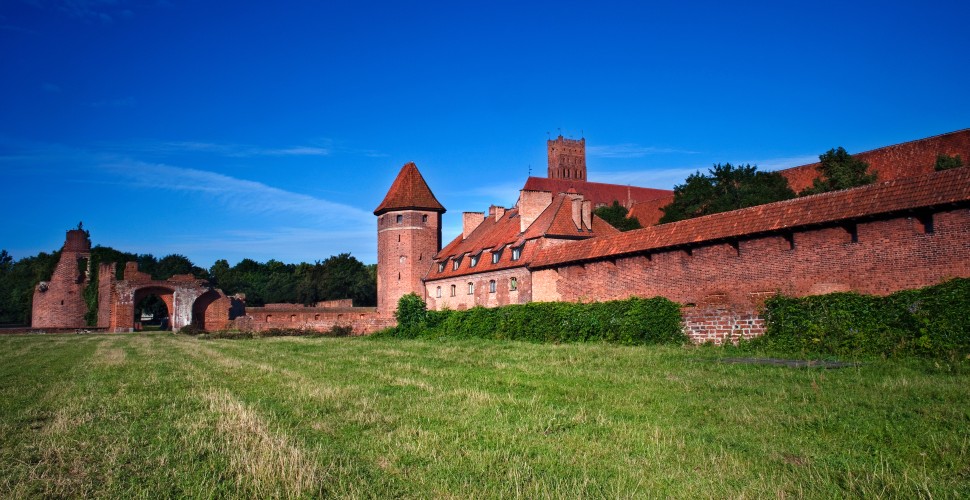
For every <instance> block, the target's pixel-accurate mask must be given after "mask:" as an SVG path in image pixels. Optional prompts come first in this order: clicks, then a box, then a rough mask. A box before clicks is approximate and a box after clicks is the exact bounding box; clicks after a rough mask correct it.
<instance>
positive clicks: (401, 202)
mask: <svg viewBox="0 0 970 500" xmlns="http://www.w3.org/2000/svg"><path fill="white" fill-rule="evenodd" d="M392 210H431V211H433V212H439V213H445V207H443V206H442V205H441V203H439V202H438V199H437V198H435V197H434V194H432V193H431V188H429V187H428V183H426V182H424V177H421V172H418V167H417V165H415V164H414V162H410V163H408V164H406V165H404V166H403V167H401V172H400V173H399V174H397V179H394V183H393V184H391V189H389V190H388V191H387V196H385V197H384V201H382V202H381V204H380V205H378V206H377V208H375V209H374V215H381V214H383V213H386V212H390V211H392Z"/></svg>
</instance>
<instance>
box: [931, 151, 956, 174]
mask: <svg viewBox="0 0 970 500" xmlns="http://www.w3.org/2000/svg"><path fill="white" fill-rule="evenodd" d="M962 166H963V158H960V155H956V156H950V155H936V165H934V168H935V169H936V171H937V172H939V171H940V170H950V169H951V168H960V167H962Z"/></svg>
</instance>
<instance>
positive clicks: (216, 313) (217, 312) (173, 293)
mask: <svg viewBox="0 0 970 500" xmlns="http://www.w3.org/2000/svg"><path fill="white" fill-rule="evenodd" d="M98 275H99V276H100V281H99V283H98V289H99V290H98V326H105V327H107V329H108V331H109V332H130V331H133V330H134V329H135V306H136V305H137V304H138V303H139V302H140V301H141V300H142V299H144V298H145V297H147V296H149V295H156V296H158V298H159V299H161V300H162V302H164V303H165V306H166V307H167V308H168V314H169V321H170V324H171V326H172V330H173V331H178V330H181V329H182V328H184V327H186V326H189V325H194V326H196V327H198V328H203V329H205V328H209V329H212V328H217V329H218V328H220V327H224V326H225V325H226V324H227V323H228V322H229V311H230V308H231V299H230V298H229V297H226V295H225V294H224V293H222V291H221V290H218V289H215V288H212V287H210V286H209V285H208V283H207V282H206V281H205V280H202V279H198V278H196V277H195V276H192V275H191V274H179V275H175V276H172V277H171V278H169V279H167V280H154V279H152V277H151V276H149V275H148V274H146V273H143V272H140V271H139V270H138V264H137V263H136V262H129V263H127V264H126V265H125V272H124V278H123V279H120V280H119V279H115V264H113V263H112V264H102V265H101V268H100V269H99V272H98Z"/></svg>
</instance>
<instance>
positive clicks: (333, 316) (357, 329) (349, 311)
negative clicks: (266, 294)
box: [228, 304, 397, 335]
mask: <svg viewBox="0 0 970 500" xmlns="http://www.w3.org/2000/svg"><path fill="white" fill-rule="evenodd" d="M285 306H288V307H285ZM395 324H397V322H396V321H395V320H394V318H393V317H388V316H386V315H383V314H381V313H379V312H378V311H377V309H376V308H373V307H346V308H322V307H303V306H301V305H298V304H274V307H248V308H246V314H245V315H244V316H240V317H238V318H236V319H234V320H231V321H229V322H228V328H236V329H239V330H245V331H263V330H268V329H271V328H296V329H309V330H316V331H319V332H326V331H329V330H330V329H332V328H333V327H335V326H342V327H346V326H349V327H351V328H352V329H353V332H354V334H355V335H365V334H368V333H374V332H376V331H378V330H381V329H384V328H389V327H391V326H394V325H395Z"/></svg>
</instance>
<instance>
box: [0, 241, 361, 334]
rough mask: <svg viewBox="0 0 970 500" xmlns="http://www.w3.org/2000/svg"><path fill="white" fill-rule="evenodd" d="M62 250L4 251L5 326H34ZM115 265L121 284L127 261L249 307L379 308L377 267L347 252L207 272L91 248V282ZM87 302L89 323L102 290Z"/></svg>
mask: <svg viewBox="0 0 970 500" xmlns="http://www.w3.org/2000/svg"><path fill="white" fill-rule="evenodd" d="M60 255H61V252H60V250H58V251H54V252H51V253H47V252H41V253H39V254H37V255H34V256H30V257H24V258H22V259H20V260H17V261H14V259H13V257H11V256H10V254H9V253H7V251H6V250H0V325H29V324H30V318H31V307H32V302H33V296H34V287H36V286H37V284H38V283H39V282H41V281H48V280H50V279H51V275H52V274H53V273H54V268H55V267H56V266H57V262H58V260H59V259H60ZM106 262H116V263H117V264H118V265H117V266H116V268H115V272H116V279H122V278H123V277H124V276H123V274H124V268H125V263H126V262H137V263H138V270H139V271H141V272H144V273H147V274H149V275H151V276H152V277H153V278H154V279H157V280H166V279H168V278H170V277H172V276H175V275H177V274H191V275H193V276H195V277H197V278H201V279H205V280H207V281H208V282H209V283H210V284H211V285H212V286H214V287H216V288H220V289H222V291H223V292H225V293H226V294H227V295H234V294H245V296H246V304H247V305H249V306H262V305H265V304H267V303H275V302H284V303H299V304H305V305H313V304H315V303H317V302H320V301H324V300H336V299H348V298H349V299H353V301H354V305H355V306H364V307H366V306H375V305H377V265H376V264H371V265H365V264H363V263H361V262H360V261H359V260H357V259H356V258H355V257H353V256H352V255H350V254H349V253H342V254H339V255H334V256H331V257H329V258H327V259H326V260H324V261H316V262H314V263H312V264H310V263H307V262H301V263H299V264H284V263H283V262H280V261H277V260H269V261H267V262H257V261H255V260H252V259H243V260H241V261H239V262H238V263H237V264H236V265H234V266H230V265H229V262H228V261H227V260H225V259H220V260H218V261H216V262H215V263H214V264H213V265H212V267H210V268H209V269H205V268H203V267H199V266H197V265H195V264H193V263H192V261H191V260H189V258H188V257H185V256H184V255H179V254H172V255H166V256H164V257H162V258H157V257H155V256H154V255H152V254H135V253H130V252H122V251H119V250H116V249H114V248H111V247H104V246H100V245H98V246H95V247H94V248H92V249H91V258H90V268H91V270H92V273H91V278H92V280H93V281H97V280H98V279H99V278H98V276H97V271H98V265H99V264H100V263H106ZM84 298H85V300H86V301H87V303H88V309H89V311H88V313H89V314H88V322H89V324H91V323H92V321H94V320H95V319H96V317H97V315H96V311H97V287H96V286H90V285H89V286H88V287H87V289H85V291H84ZM163 307H164V306H163V305H161V301H159V300H158V299H157V298H154V300H151V299H149V300H148V301H146V302H145V303H144V304H139V307H137V309H139V310H141V309H147V310H151V311H152V312H161V308H163Z"/></svg>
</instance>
